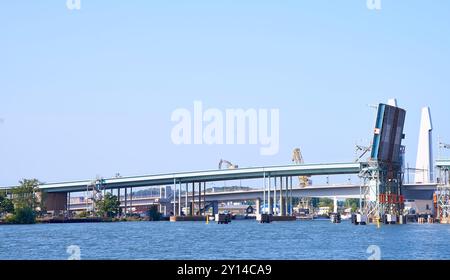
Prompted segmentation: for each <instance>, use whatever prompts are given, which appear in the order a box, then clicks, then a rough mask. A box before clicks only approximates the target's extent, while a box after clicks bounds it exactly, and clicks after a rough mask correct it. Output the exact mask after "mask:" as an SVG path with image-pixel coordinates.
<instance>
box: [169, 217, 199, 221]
mask: <svg viewBox="0 0 450 280" xmlns="http://www.w3.org/2000/svg"><path fill="white" fill-rule="evenodd" d="M170 221H171V222H206V216H172V217H170Z"/></svg>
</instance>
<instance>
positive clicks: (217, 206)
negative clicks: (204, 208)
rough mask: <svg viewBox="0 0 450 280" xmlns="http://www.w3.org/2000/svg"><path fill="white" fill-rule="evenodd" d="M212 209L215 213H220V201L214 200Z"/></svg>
mask: <svg viewBox="0 0 450 280" xmlns="http://www.w3.org/2000/svg"><path fill="white" fill-rule="evenodd" d="M212 209H213V215H214V216H215V215H217V214H219V202H218V201H213V202H212Z"/></svg>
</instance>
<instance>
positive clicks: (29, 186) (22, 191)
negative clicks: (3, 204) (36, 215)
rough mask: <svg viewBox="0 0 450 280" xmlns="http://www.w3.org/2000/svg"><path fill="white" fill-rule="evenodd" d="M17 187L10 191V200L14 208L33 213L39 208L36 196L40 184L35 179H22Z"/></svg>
mask: <svg viewBox="0 0 450 280" xmlns="http://www.w3.org/2000/svg"><path fill="white" fill-rule="evenodd" d="M19 184H20V185H19V186H18V187H15V188H13V189H12V200H13V203H14V207H15V208H16V209H17V208H19V209H20V208H30V209H32V210H33V211H34V210H36V207H39V206H40V203H39V200H38V198H37V194H38V193H40V191H39V189H38V186H39V184H40V182H39V181H38V180H37V179H31V180H28V179H23V180H22V181H19Z"/></svg>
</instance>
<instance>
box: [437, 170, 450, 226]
mask: <svg viewBox="0 0 450 280" xmlns="http://www.w3.org/2000/svg"><path fill="white" fill-rule="evenodd" d="M437 168H438V169H439V179H438V186H437V190H436V194H435V196H434V203H435V205H436V206H435V207H436V218H437V219H438V220H439V221H440V222H441V223H442V224H450V178H449V177H450V176H449V170H450V166H449V165H439V164H438V165H437Z"/></svg>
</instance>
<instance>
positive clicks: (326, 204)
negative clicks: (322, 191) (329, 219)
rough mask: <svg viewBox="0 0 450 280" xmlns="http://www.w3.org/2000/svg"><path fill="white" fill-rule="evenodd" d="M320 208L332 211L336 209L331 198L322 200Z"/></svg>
mask: <svg viewBox="0 0 450 280" xmlns="http://www.w3.org/2000/svg"><path fill="white" fill-rule="evenodd" d="M319 207H330V209H331V210H333V208H334V200H332V199H329V198H321V199H320V200H319Z"/></svg>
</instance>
